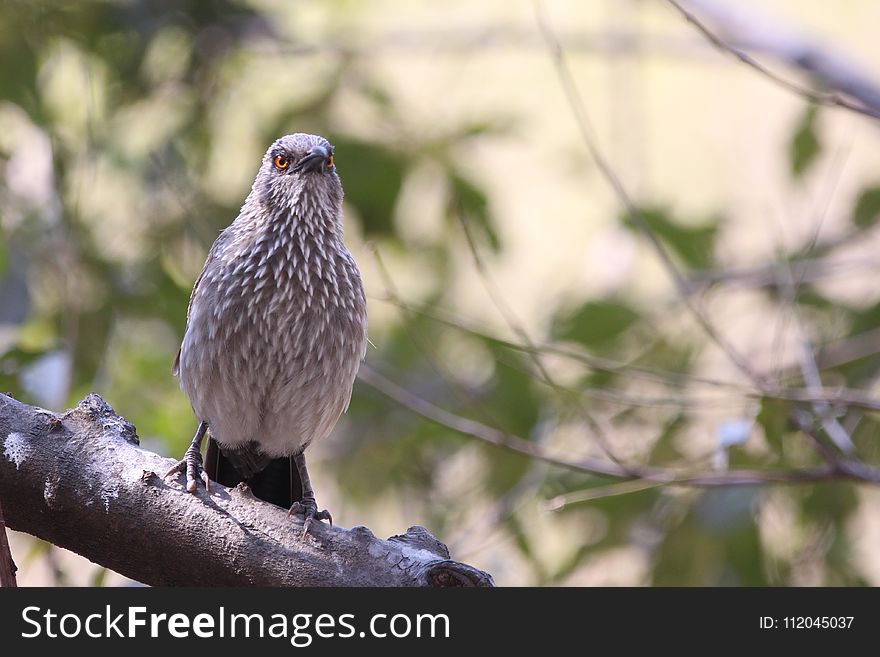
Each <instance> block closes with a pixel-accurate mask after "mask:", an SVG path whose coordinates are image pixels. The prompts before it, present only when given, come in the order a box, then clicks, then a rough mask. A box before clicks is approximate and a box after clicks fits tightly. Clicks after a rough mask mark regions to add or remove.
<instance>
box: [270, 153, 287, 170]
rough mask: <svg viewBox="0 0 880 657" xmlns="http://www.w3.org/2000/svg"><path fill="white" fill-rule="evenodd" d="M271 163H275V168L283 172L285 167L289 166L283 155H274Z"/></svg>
mask: <svg viewBox="0 0 880 657" xmlns="http://www.w3.org/2000/svg"><path fill="white" fill-rule="evenodd" d="M273 161H274V163H275V168H276V169H278V170H279V171H284V170H285V169H286V168H287V167H289V166H290V160H288V159H287V158H286V157H284V156H283V155H276V156H275V159H274V160H273Z"/></svg>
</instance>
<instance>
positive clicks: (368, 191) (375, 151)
mask: <svg viewBox="0 0 880 657" xmlns="http://www.w3.org/2000/svg"><path fill="white" fill-rule="evenodd" d="M330 142H331V143H332V144H333V145H334V147H335V149H336V162H337V166H338V168H339V175H340V176H342V178H343V180H344V185H345V199H346V200H347V201H348V202H349V203H351V205H353V206H354V207H355V208H356V209H357V211H358V214H360V216H361V219H362V220H363V222H364V232H365V233H366V234H367V235H368V236H371V237H375V236H388V235H391V234H392V233H393V228H392V222H391V219H392V215H393V213H394V207H395V205H396V204H397V197H398V196H399V195H400V188H401V186H402V185H403V176H404V174H405V172H406V169H407V166H408V163H407V160H406V158H405V157H404V156H403V155H401V154H400V153H396V152H392V151H390V150H388V149H387V148H385V147H384V146H381V145H379V144H374V143H370V142H365V141H360V140H357V139H353V138H349V137H343V136H340V135H332V136H331V138H330Z"/></svg>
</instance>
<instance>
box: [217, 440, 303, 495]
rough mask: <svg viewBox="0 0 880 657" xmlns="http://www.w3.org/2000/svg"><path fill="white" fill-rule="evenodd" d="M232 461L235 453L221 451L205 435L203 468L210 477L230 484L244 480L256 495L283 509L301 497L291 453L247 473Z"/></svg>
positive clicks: (231, 485) (297, 474)
mask: <svg viewBox="0 0 880 657" xmlns="http://www.w3.org/2000/svg"><path fill="white" fill-rule="evenodd" d="M236 465H237V464H236V461H235V457H234V456H233V457H232V458H230V457H229V456H228V455H226V454H224V453H223V451H222V450H221V449H220V446H219V445H218V444H217V442H216V441H215V440H214V439H213V438H210V437H209V438H208V448H207V451H206V453H205V472H207V473H208V477H210V478H211V480H212V481H216V482H217V483H218V484H223V485H224V486H229V487H230V488H231V487H233V486H237V485H238V484H240V483H241V482H245V483H246V484H247V485H248V487H249V488H250V489H251V491H252V492H253V494H254V495H255V496H256V497H258V498H259V499H261V500H265V501H266V502H271V503H272V504H277V505H278V506H280V507H283V508H285V509H289V508H290V505H291V504H293V503H294V502H298V501H299V500H301V499H302V483H301V482H300V479H299V471H298V470H297V469H296V464H295V463H294V462H293V457H292V456H283V457H281V458H277V459H272V460H270V461H269V462H268V463H267V464H266V466H265V467H263V468H262V469H261V470H260V471H259V472H256V473H253V474H250V476H244V475H243V474H242V472H241V470H240V469H239V468H238V467H236ZM242 469H243V470H245V471H247V470H246V469H244V468H242Z"/></svg>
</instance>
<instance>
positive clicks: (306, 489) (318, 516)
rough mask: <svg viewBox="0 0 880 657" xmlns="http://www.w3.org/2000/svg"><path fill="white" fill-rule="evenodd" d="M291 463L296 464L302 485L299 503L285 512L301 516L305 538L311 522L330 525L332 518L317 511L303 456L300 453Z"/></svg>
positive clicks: (328, 513) (326, 512)
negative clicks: (325, 521)
mask: <svg viewBox="0 0 880 657" xmlns="http://www.w3.org/2000/svg"><path fill="white" fill-rule="evenodd" d="M293 462H294V463H296V469H297V471H298V472H299V480H300V482H301V483H302V499H301V500H300V501H299V502H294V503H293V504H292V505H291V506H290V511H288V512H287V515H288V516H291V515H293V514H294V513H295V514H297V515H302V516H303V537H305V535H306V533H307V532H308V531H309V527H310V526H311V524H312V520H327V521H328V522H329V523H330V524H331V525H332V524H333V517H332V516H331V515H330V512H329V511H327V509H324V510H322V511H318V502H317V501H316V500H315V491H313V490H312V482H311V481H310V480H309V471H308V470H307V469H306V457H305V455H304V454H303V453H302V452H300V453H299V454H297V455H296V456H294V457H293Z"/></svg>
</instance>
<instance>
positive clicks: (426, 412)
mask: <svg viewBox="0 0 880 657" xmlns="http://www.w3.org/2000/svg"><path fill="white" fill-rule="evenodd" d="M358 379H360V380H361V381H363V382H364V383H366V384H367V385H369V386H371V387H372V388H374V389H376V390H378V391H379V392H381V393H382V394H384V395H385V396H387V397H388V398H390V399H393V400H394V401H395V402H397V403H398V404H400V405H401V406H403V407H405V408H408V409H409V410H411V411H412V412H413V413H417V414H418V415H421V416H422V417H424V418H427V419H429V420H431V421H433V422H436V423H437V424H439V425H441V426H444V427H447V428H449V429H452V430H453V431H456V432H458V433H461V434H463V435H466V436H470V437H471V438H476V439H477V440H480V441H482V442H485V443H489V444H490V445H495V446H496V447H500V448H502V449H505V450H507V451H510V452H515V453H517V454H521V455H523V456H527V457H528V458H531V459H535V460H536V461H542V462H544V463H547V464H549V465H553V466H556V467H560V468H566V469H568V470H573V471H575V472H582V473H584V474H590V475H596V476H599V477H611V478H616V479H622V480H633V481H637V480H641V481H644V482H653V483H655V484H657V485H676V486H689V487H694V488H711V487H715V486H759V485H762V484H803V483H810V482H817V481H832V480H838V479H851V480H855V481H862V482H865V483H870V484H880V470H877V469H875V468H872V467H870V466H867V465H865V464H864V463H861V462H859V461H855V460H853V459H846V458H839V459H836V460H835V461H834V462H833V463H828V464H826V465H824V466H819V467H813V468H803V469H797V470H795V469H792V470H769V469H767V470H744V469H743V470H707V471H701V470H695V469H692V468H683V467H679V468H671V467H669V468H667V467H655V466H647V465H645V466H635V465H626V466H622V465H618V464H617V463H613V462H611V461H607V460H605V459H598V458H589V457H586V458H580V459H577V460H574V459H567V458H563V457H561V456H556V455H554V454H553V453H552V452H551V451H549V450H547V449H545V448H544V447H543V446H542V445H540V444H538V443H535V442H532V441H529V440H526V439H525V438H522V437H521V436H516V435H513V434H509V433H505V432H504V431H501V430H500V429H496V428H495V427H490V426H487V425H485V424H482V423H480V422H476V421H474V420H471V419H469V418H465V417H461V416H459V415H455V414H454V413H451V412H449V411H447V410H446V409H443V408H440V407H439V406H435V405H434V404H432V403H431V402H429V401H428V400H426V399H422V398H421V397H419V396H418V395H416V394H415V393H413V392H411V391H410V390H408V389H406V388H403V387H401V386H399V385H397V384H396V383H394V382H393V381H389V380H388V379H386V378H385V377H384V376H382V375H381V374H379V373H378V372H377V371H376V370H374V369H373V368H371V367H370V366H369V365H362V366H361V369H360V371H359V372H358ZM807 428H809V427H807ZM801 429H802V430H805V429H804V427H803V426H801Z"/></svg>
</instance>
